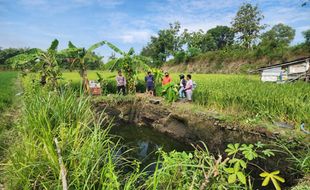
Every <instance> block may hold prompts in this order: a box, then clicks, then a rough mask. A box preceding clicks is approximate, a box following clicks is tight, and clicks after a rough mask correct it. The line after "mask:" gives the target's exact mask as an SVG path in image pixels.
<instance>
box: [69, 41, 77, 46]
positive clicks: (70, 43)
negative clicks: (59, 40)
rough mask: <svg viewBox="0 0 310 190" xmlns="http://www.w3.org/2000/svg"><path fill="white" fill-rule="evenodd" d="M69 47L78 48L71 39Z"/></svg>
mask: <svg viewBox="0 0 310 190" xmlns="http://www.w3.org/2000/svg"><path fill="white" fill-rule="evenodd" d="M68 48H77V47H76V46H75V45H73V43H72V42H71V41H69V43H68Z"/></svg>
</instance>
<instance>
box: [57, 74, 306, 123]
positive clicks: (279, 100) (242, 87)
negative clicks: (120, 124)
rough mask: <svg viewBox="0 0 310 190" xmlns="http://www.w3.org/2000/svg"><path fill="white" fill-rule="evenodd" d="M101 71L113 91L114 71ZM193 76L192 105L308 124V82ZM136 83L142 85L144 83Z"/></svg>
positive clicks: (241, 117) (248, 118)
mask: <svg viewBox="0 0 310 190" xmlns="http://www.w3.org/2000/svg"><path fill="white" fill-rule="evenodd" d="M100 73H101V75H102V76H103V77H104V78H105V79H106V80H107V81H109V84H110V85H109V86H108V88H109V89H108V90H109V91H112V92H113V89H114V90H115V81H114V77H113V76H115V74H116V73H110V72H102V71H100ZM63 76H64V78H65V79H66V80H72V81H73V83H78V81H80V77H79V75H78V74H77V73H76V72H74V73H67V72H66V73H64V75H63ZM143 77H144V74H140V75H139V76H138V78H139V81H140V82H139V83H141V82H143ZM89 78H90V79H91V80H95V79H97V75H96V71H89ZM172 78H173V80H174V82H176V83H178V74H175V73H174V74H172ZM192 78H193V80H194V81H196V83H197V89H196V90H195V92H194V102H195V105H201V106H202V107H205V108H207V109H209V110H215V111H217V112H219V113H222V114H224V115H228V116H232V117H234V118H235V120H238V121H242V122H245V123H248V124H257V123H260V122H261V121H266V122H269V123H272V122H273V121H285V122H289V123H291V124H294V125H295V126H296V128H298V127H299V125H300V123H301V122H305V123H306V126H309V125H310V115H309V114H308V113H310V96H309V95H308V93H307V92H309V91H310V86H309V85H308V84H307V83H303V82H297V83H290V84H274V83H263V82H261V81H260V79H259V76H257V75H224V74H193V76H192ZM139 86H140V87H143V84H139ZM142 90H143V89H142Z"/></svg>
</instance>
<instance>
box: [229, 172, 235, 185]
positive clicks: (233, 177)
mask: <svg viewBox="0 0 310 190" xmlns="http://www.w3.org/2000/svg"><path fill="white" fill-rule="evenodd" d="M236 179H237V177H236V174H231V175H229V176H228V183H235V182H236Z"/></svg>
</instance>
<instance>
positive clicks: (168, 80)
mask: <svg viewBox="0 0 310 190" xmlns="http://www.w3.org/2000/svg"><path fill="white" fill-rule="evenodd" d="M171 81H172V79H171V77H170V76H169V73H168V72H165V76H164V78H163V81H162V84H163V85H166V84H169V83H170V82H171Z"/></svg>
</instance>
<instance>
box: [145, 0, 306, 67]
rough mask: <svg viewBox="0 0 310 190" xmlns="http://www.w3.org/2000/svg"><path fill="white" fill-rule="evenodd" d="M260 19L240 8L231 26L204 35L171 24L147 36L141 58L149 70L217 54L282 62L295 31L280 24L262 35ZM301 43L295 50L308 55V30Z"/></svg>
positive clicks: (255, 12)
mask: <svg viewBox="0 0 310 190" xmlns="http://www.w3.org/2000/svg"><path fill="white" fill-rule="evenodd" d="M263 18H264V15H263V14H262V12H261V10H260V9H259V7H258V6H257V5H252V4H250V3H245V4H243V5H242V6H241V7H240V9H239V10H238V12H237V13H236V15H235V17H234V18H233V20H232V21H231V26H216V27H214V28H211V29H210V30H208V31H203V30H198V31H194V32H189V31H188V29H184V30H183V31H181V24H180V23H179V22H175V23H172V24H170V26H169V28H167V29H162V30H159V31H158V33H157V35H156V36H151V39H150V42H149V43H148V44H147V45H146V46H145V47H143V49H142V51H141V55H143V56H147V57H150V58H152V64H153V66H157V67H160V66H162V65H163V64H164V63H165V62H166V61H167V60H168V59H171V58H172V59H173V62H174V63H181V62H186V61H188V60H189V59H191V58H193V57H195V56H197V55H200V54H203V53H206V52H217V51H234V50H237V51H236V52H238V53H239V54H243V52H248V51H251V52H255V54H256V55H257V56H259V57H263V56H266V57H267V58H269V59H270V61H272V60H273V59H279V58H280V59H281V58H283V56H284V54H285V52H287V51H290V48H291V46H290V43H291V42H292V40H293V39H294V37H295V29H293V28H292V27H290V26H288V25H285V24H283V23H279V24H276V25H274V26H272V27H271V29H270V30H268V31H265V32H263V33H262V31H264V30H265V29H266V27H267V25H265V24H262V20H263ZM303 36H304V38H305V41H304V43H301V44H298V45H297V46H296V47H295V49H296V48H297V49H302V50H303V51H306V52H310V29H309V30H307V31H304V32H303Z"/></svg>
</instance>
